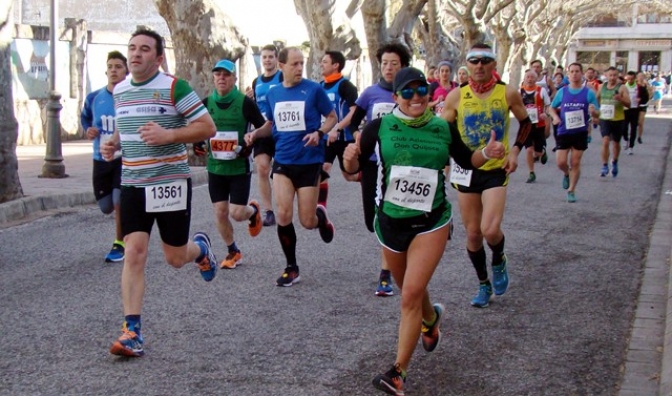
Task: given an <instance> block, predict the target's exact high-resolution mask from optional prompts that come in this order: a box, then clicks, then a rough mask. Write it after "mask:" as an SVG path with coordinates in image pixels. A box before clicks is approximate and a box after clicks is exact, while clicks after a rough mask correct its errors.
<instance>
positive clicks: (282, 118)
mask: <svg viewBox="0 0 672 396" xmlns="http://www.w3.org/2000/svg"><path fill="white" fill-rule="evenodd" d="M305 107H306V102H302V101H290V102H279V103H277V104H276V105H275V109H274V110H273V118H274V122H275V128H276V129H277V130H278V132H293V131H297V132H298V131H305V130H306V119H305V115H306V109H305ZM311 132H312V131H311Z"/></svg>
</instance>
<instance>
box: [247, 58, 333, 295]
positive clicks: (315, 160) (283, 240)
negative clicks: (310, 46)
mask: <svg viewBox="0 0 672 396" xmlns="http://www.w3.org/2000/svg"><path fill="white" fill-rule="evenodd" d="M278 63H279V64H280V69H281V70H282V74H283V82H282V84H281V85H278V86H276V87H275V88H273V89H272V90H270V91H268V93H267V95H266V98H267V100H268V106H269V109H270V111H269V113H268V119H269V120H270V121H271V122H273V138H274V140H275V158H274V160H273V192H274V194H275V203H276V208H277V216H276V221H277V223H278V238H279V239H280V246H282V251H283V252H284V254H285V258H286V260H287V267H286V268H285V271H284V272H283V274H282V275H281V276H280V278H278V280H277V282H276V284H277V285H278V286H292V285H293V284H295V283H297V282H299V280H300V279H301V278H300V276H299V266H298V264H297V261H296V231H295V230H294V224H293V223H292V219H293V217H294V198H295V197H296V198H297V203H298V211H299V221H300V222H301V225H302V226H303V227H304V228H307V229H309V230H312V229H315V228H318V229H319V230H320V237H321V238H322V240H323V241H324V242H326V243H329V242H331V240H332V239H333V238H334V226H333V224H331V222H330V221H329V219H328V218H327V210H326V208H325V207H324V206H322V205H318V204H317V196H318V190H319V188H318V185H319V183H320V180H321V179H324V178H325V177H328V175H324V174H323V171H322V163H323V162H324V144H325V143H324V140H323V139H322V137H323V136H324V135H325V134H326V131H330V130H331V129H332V128H333V127H334V125H336V122H337V117H336V111H335V110H334V105H333V104H332V103H331V101H330V100H329V97H328V96H327V93H326V92H325V91H324V89H322V87H320V85H319V84H318V83H316V82H313V81H310V80H307V79H304V78H303V77H302V74H303V65H304V59H303V53H302V52H301V50H300V49H298V48H296V47H287V48H284V49H282V51H280V54H278ZM321 117H325V121H324V123H322V124H321ZM320 124H321V126H320ZM320 128H322V129H320ZM264 136H265V135H264V133H263V131H261V130H259V129H257V130H256V131H252V132H250V133H248V134H247V135H245V139H246V142H247V144H251V143H254V142H255V141H256V139H257V138H261V137H264Z"/></svg>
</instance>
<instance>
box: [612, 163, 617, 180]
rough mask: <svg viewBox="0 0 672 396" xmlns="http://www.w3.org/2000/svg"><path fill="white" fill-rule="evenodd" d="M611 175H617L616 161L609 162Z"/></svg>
mask: <svg viewBox="0 0 672 396" xmlns="http://www.w3.org/2000/svg"><path fill="white" fill-rule="evenodd" d="M611 175H612V176H613V177H616V176H618V162H612V163H611Z"/></svg>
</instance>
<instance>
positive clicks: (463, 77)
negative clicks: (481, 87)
mask: <svg viewBox="0 0 672 396" xmlns="http://www.w3.org/2000/svg"><path fill="white" fill-rule="evenodd" d="M466 82H469V70H468V69H467V67H466V66H460V68H459V69H457V83H458V84H459V85H462V84H464V83H466Z"/></svg>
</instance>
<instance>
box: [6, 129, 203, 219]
mask: <svg viewBox="0 0 672 396" xmlns="http://www.w3.org/2000/svg"><path fill="white" fill-rule="evenodd" d="M61 146H62V147H61V151H62V155H63V164H64V165H65V174H66V175H68V177H66V178H63V179H46V178H41V177H40V175H41V174H42V166H43V165H44V157H45V154H46V146H45V145H38V146H17V148H16V157H17V160H18V162H19V179H20V180H21V186H22V187H23V194H24V195H25V197H24V198H21V199H18V200H15V201H10V202H6V203H2V204H0V227H4V226H9V225H12V224H15V223H18V222H20V221H22V220H23V221H25V220H29V219H31V218H33V217H37V216H42V215H47V214H50V213H51V211H53V210H56V209H66V208H73V207H77V206H81V205H94V204H95V203H96V200H95V198H94V196H93V186H92V180H91V177H92V176H91V172H92V166H93V164H92V161H93V159H92V158H93V148H92V144H91V142H90V141H88V140H79V141H71V142H63V143H62V145H61ZM192 179H193V185H194V186H196V185H200V184H205V183H206V182H207V173H206V172H205V169H204V168H203V167H193V168H192Z"/></svg>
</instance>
